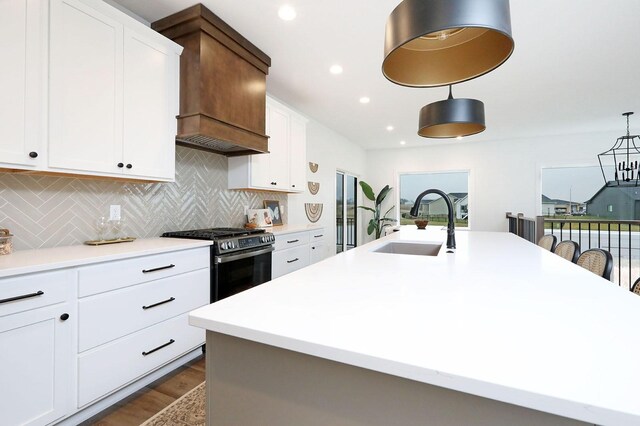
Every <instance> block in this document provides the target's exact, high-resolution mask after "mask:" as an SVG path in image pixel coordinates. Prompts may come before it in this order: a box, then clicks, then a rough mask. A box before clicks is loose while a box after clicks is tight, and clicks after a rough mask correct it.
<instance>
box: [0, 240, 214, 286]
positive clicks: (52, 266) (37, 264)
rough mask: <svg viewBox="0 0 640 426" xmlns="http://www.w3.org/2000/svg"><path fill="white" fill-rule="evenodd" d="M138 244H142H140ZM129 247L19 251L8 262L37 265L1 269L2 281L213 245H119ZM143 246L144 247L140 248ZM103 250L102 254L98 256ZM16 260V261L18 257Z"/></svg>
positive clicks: (188, 242) (178, 242) (144, 242)
mask: <svg viewBox="0 0 640 426" xmlns="http://www.w3.org/2000/svg"><path fill="white" fill-rule="evenodd" d="M160 241H162V243H161V245H159V246H153V243H154V242H158V243H160ZM136 243H138V244H136ZM119 244H127V245H126V246H120V247H116V245H105V246H88V245H75V246H66V247H53V248H46V249H32V250H21V251H16V252H14V253H12V254H9V255H6V256H7V257H6V259H9V260H10V259H11V256H16V255H18V256H17V257H20V258H22V257H33V259H34V260H33V262H25V264H24V265H20V266H14V267H11V266H8V267H2V266H0V278H7V277H12V276H17V275H24V274H30V273H35V272H44V271H52V270H56V269H64V268H73V267H80V266H84V265H90V264H94V263H101V262H110V261H114V260H121V259H127V258H133V257H140V256H149V255H154V254H161V253H168V252H172V251H182V250H190V249H195V248H200V247H207V246H210V245H211V244H212V242H211V241H204V240H187V239H179V238H171V239H169V238H149V239H139V240H136V241H134V242H131V243H119ZM141 244H142V247H140V245H141ZM85 249H86V250H87V251H86V252H85V253H86V254H85V253H83V254H82V255H80V256H78V255H77V254H74V253H68V254H67V253H65V251H69V250H72V251H84V250H85ZM91 250H95V251H96V252H95V253H90V251H91ZM98 250H100V252H98ZM47 255H50V256H51V258H49V259H44V260H36V259H39V258H42V257H43V256H44V257H46V256H47ZM14 259H15V257H14Z"/></svg>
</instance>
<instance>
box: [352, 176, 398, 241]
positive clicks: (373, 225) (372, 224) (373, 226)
mask: <svg viewBox="0 0 640 426" xmlns="http://www.w3.org/2000/svg"><path fill="white" fill-rule="evenodd" d="M360 187H361V188H362V192H364V195H365V196H366V197H367V198H368V199H370V200H371V201H373V202H374V203H375V208H371V207H366V206H358V208H360V209H364V210H369V211H370V212H373V218H372V219H371V220H370V221H369V226H367V234H368V235H371V234H373V232H374V231H375V233H376V239H378V238H380V236H381V235H382V231H383V230H384V228H385V227H387V226H391V223H392V222H397V221H396V219H392V218H390V217H387V215H388V214H389V212H390V211H391V210H393V208H394V207H395V206H391V208H390V209H389V210H387V212H386V213H385V214H384V215H382V214H381V211H382V202H383V201H384V199H385V198H386V196H387V194H389V192H390V191H391V189H392V188H390V187H389V185H386V186H385V187H384V188H382V190H381V191H380V192H379V193H378V195H375V193H374V192H373V189H371V186H369V184H368V183H366V182H365V181H363V180H361V181H360Z"/></svg>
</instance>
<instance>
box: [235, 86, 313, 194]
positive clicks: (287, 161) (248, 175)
mask: <svg viewBox="0 0 640 426" xmlns="http://www.w3.org/2000/svg"><path fill="white" fill-rule="evenodd" d="M266 111H267V116H266V124H267V126H266V130H267V134H268V135H269V153H268V154H255V155H247V156H241V157H230V158H229V189H262V190H269V191H281V192H303V191H304V188H305V185H306V182H305V181H306V169H305V167H306V162H307V159H306V143H307V141H306V125H307V120H306V119H305V118H304V117H302V116H301V115H300V114H297V113H296V112H294V111H292V110H291V109H289V108H287V107H286V106H284V105H282V104H280V103H279V102H277V101H275V100H273V99H271V98H269V97H267V109H266Z"/></svg>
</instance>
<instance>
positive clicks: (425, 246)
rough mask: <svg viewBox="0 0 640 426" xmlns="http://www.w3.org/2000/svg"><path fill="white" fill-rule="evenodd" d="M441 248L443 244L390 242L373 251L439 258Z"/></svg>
mask: <svg viewBox="0 0 640 426" xmlns="http://www.w3.org/2000/svg"><path fill="white" fill-rule="evenodd" d="M441 248H442V243H416V242H405V241H390V242H388V243H386V244H384V245H382V246H380V247H378V248H376V249H375V250H372V251H374V252H376V253H390V254H411V255H414V256H437V255H438V253H439V252H440V249H441Z"/></svg>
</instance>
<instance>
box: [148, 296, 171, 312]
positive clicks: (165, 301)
mask: <svg viewBox="0 0 640 426" xmlns="http://www.w3.org/2000/svg"><path fill="white" fill-rule="evenodd" d="M174 300H176V298H175V297H170V298H168V299H167V300H163V301H162V302H158V303H154V304H153V305H149V306H143V307H142V309H151V308H155V307H156V306H160V305H164V304H165V303H169V302H173V301H174Z"/></svg>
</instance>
